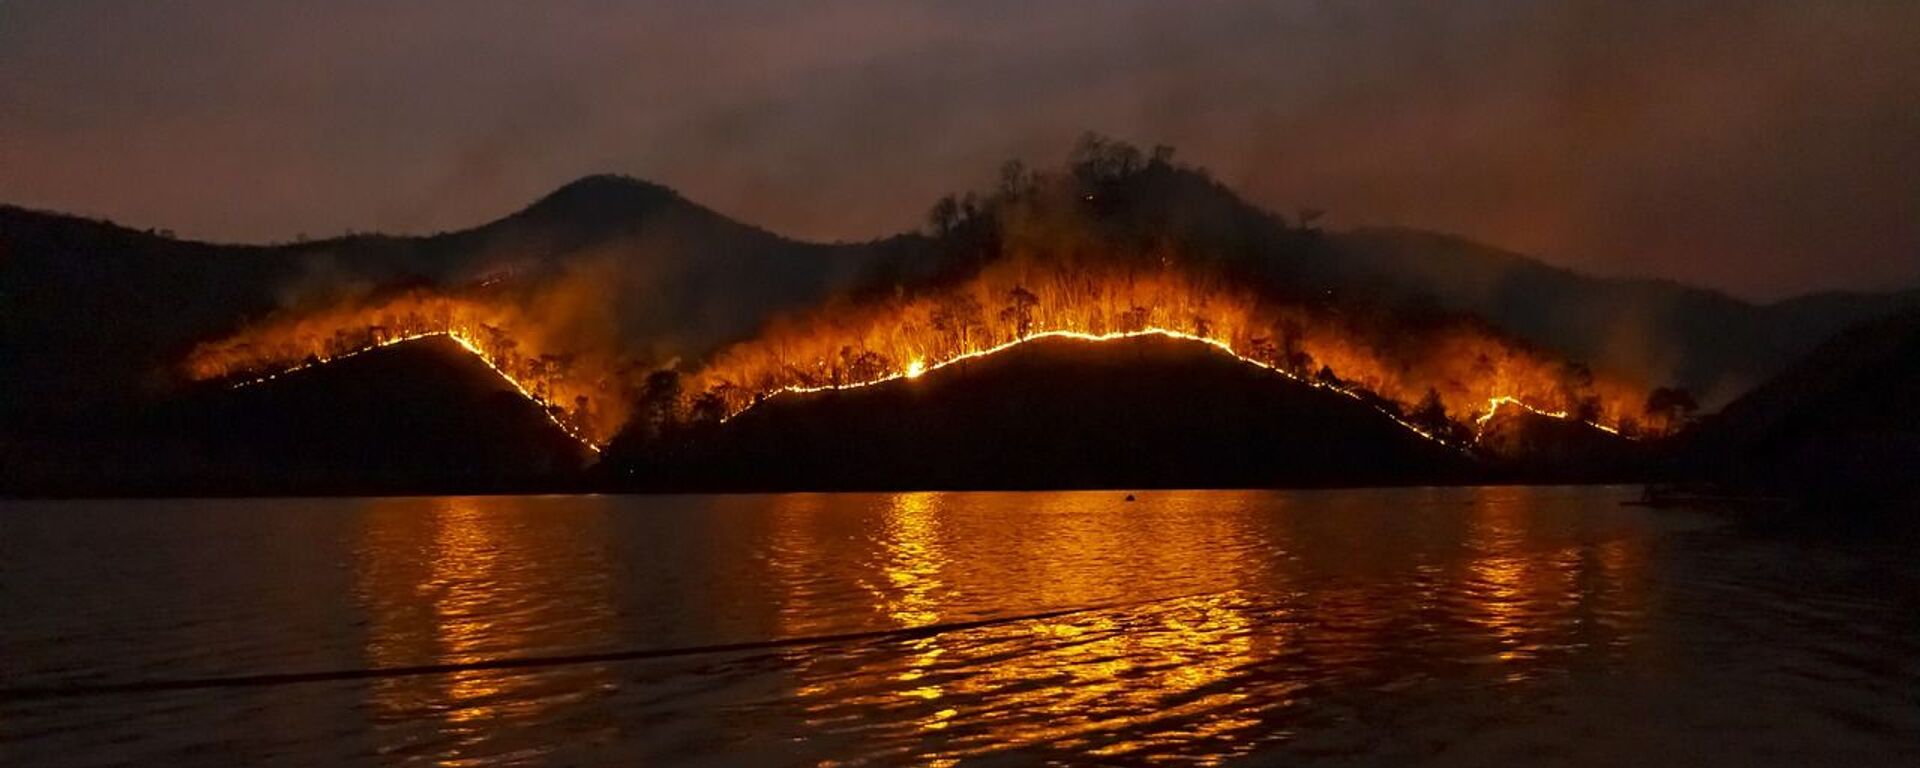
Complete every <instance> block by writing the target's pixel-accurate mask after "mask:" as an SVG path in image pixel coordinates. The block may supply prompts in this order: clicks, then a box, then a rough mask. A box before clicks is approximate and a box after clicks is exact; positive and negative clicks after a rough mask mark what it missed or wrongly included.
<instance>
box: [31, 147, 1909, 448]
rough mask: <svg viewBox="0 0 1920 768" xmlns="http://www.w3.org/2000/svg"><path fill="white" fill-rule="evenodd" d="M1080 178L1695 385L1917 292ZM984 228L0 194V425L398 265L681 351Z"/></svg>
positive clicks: (575, 201)
mask: <svg viewBox="0 0 1920 768" xmlns="http://www.w3.org/2000/svg"><path fill="white" fill-rule="evenodd" d="M1072 172H1078V171H1077V170H1076V171H1072ZM1092 189H1094V193H1093V194H1091V195H1089V196H1087V198H1086V200H1085V206H1084V207H1085V209H1086V210H1087V211H1090V212H1091V213H1092V218H1093V219H1094V220H1095V222H1096V224H1095V226H1096V227H1097V228H1098V229H1100V230H1101V231H1102V232H1103V233H1104V234H1105V235H1107V236H1108V241H1110V242H1119V243H1127V244H1136V245H1140V246H1142V247H1141V249H1140V254H1136V256H1153V254H1154V253H1155V252H1156V251H1155V250H1154V247H1156V246H1159V245H1163V244H1177V245H1178V246H1179V247H1180V248H1181V249H1184V250H1186V251H1189V252H1195V253H1202V254H1206V256H1205V257H1206V258H1211V259H1217V260H1219V261H1220V262H1221V263H1224V264H1227V265H1230V269H1228V270H1225V274H1229V275H1232V274H1254V275H1258V276H1259V277H1260V278H1261V279H1263V280H1266V281H1267V282H1268V283H1270V284H1279V285H1286V286H1291V289H1292V290H1294V291H1297V292H1298V293H1299V294H1300V295H1303V296H1309V297H1312V299H1313V300H1314V301H1318V302H1324V303H1329V304H1340V303H1342V302H1344V301H1346V300H1347V299H1349V298H1353V299H1356V300H1358V301H1356V302H1354V303H1356V304H1359V303H1366V302H1371V304H1370V305H1369V306H1372V307H1375V308H1378V307H1404V306H1409V305H1411V306H1420V305H1423V304H1431V305H1434V306H1436V307H1439V308H1443V309H1448V310H1453V311H1457V312H1463V313H1469V314H1477V315H1480V316H1483V317H1485V318H1486V319H1488V320H1489V321H1490V322H1492V323H1493V324H1495V325H1497V326H1499V327H1501V328H1502V329H1504V330H1506V331H1508V332H1510V333H1513V334H1515V335H1518V336H1520V337H1523V338H1526V339H1529V340H1532V341H1534V342H1537V343H1540V344H1543V345H1545V346H1547V347H1550V348H1553V349H1555V350H1557V351H1559V352H1561V353H1564V354H1566V355H1567V356H1568V357H1570V358H1571V359H1573V360H1577V361H1580V362H1583V363H1586V364H1588V365H1590V366H1592V367H1594V368H1596V369H1602V370H1618V371H1623V372H1628V373H1640V374H1642V375H1644V376H1646V377H1647V378H1648V380H1649V381H1650V382H1651V383H1674V382H1677V383H1680V384H1683V385H1686V386H1688V387H1691V388H1693V389H1694V390H1695V391H1696V392H1697V393H1698V394H1699V395H1700V396H1701V399H1702V400H1704V401H1706V403H1707V404H1708V405H1709V407H1711V406H1712V405H1713V404H1714V403H1715V402H1716V401H1717V400H1719V399H1724V398H1726V397H1731V396H1732V395H1733V394H1735V393H1737V392H1739V391H1742V390H1743V389H1744V388H1745V387H1746V386H1747V384H1748V383H1749V382H1752V381H1759V380H1762V379H1764V378H1765V377H1767V376H1769V375H1771V374H1772V373H1774V372H1775V371H1777V370H1778V369H1779V368H1780V367H1781V366H1782V365H1784V364H1785V362H1786V361H1788V360H1790V359H1792V358H1794V357H1796V356H1798V355H1799V354H1801V353H1803V352H1804V351H1805V350H1807V349H1809V348H1810V347H1811V346H1812V345H1813V344H1814V343H1815V341H1816V340H1817V339H1819V338H1823V337H1824V336H1825V335H1827V334H1828V333H1830V332H1832V331H1833V330H1835V329H1838V328H1840V327H1842V326H1844V325H1846V324H1849V323H1852V322H1856V321H1859V320H1862V319H1865V318H1871V317H1875V316H1880V315H1884V314H1885V313H1888V312H1891V311H1894V310H1895V309H1897V308H1898V307H1900V306H1903V305H1906V304H1910V303H1912V302H1913V301H1914V300H1915V299H1916V297H1920V294H1917V293H1915V292H1908V293H1901V294H1884V295H1870V294H1860V295H1854V294H1822V295H1818V296H1810V297H1805V298H1802V299H1797V300H1793V301H1787V302H1781V303H1777V304H1772V305H1754V304H1749V303H1746V302H1741V301H1738V300H1735V299H1732V298H1729V297H1726V296H1723V295H1720V294H1717V293H1713V292H1711V291H1703V290H1698V289H1692V288H1686V287H1683V286H1678V285H1673V284H1669V283H1660V282H1653V281H1631V280H1606V279H1599V278H1592V277H1587V276H1583V275H1578V274H1576V273H1572V272H1568V271H1566V270H1561V269H1557V268H1553V267H1550V266H1547V265H1545V264H1542V263H1540V262H1537V261H1534V260H1532V259H1528V258H1526V257H1522V256H1518V255H1515V254H1511V253H1506V252H1502V251H1499V250H1497V249H1493V248H1488V247H1485V246H1480V245H1476V244H1473V243H1470V242H1467V241H1464V240H1459V239H1457V238H1447V237H1443V236H1438V235H1432V234H1426V233H1417V232H1408V231H1402V230H1363V231H1360V232H1355V233H1350V234H1327V233H1323V232H1320V231H1319V230H1316V229H1313V228H1312V227H1310V226H1303V225H1302V224H1301V223H1299V222H1293V223H1290V222H1288V221H1287V220H1286V219H1285V218H1284V217H1281V216H1278V215H1275V214H1272V213H1270V212H1267V211H1264V210H1261V209H1259V208H1257V207H1255V206H1252V205H1249V204H1247V203H1245V202H1244V201H1242V200H1241V199H1240V198H1239V197H1238V196H1237V195H1236V194H1235V193H1234V192H1233V191H1232V190H1230V189H1228V188H1227V187H1225V186H1224V185H1221V184H1219V183H1217V182H1215V181H1213V180H1212V179H1211V178H1209V177H1208V176H1207V175H1205V174H1204V173H1203V172H1199V171H1196V170H1193V169H1187V168H1181V167H1178V166H1174V165H1169V164H1166V163H1155V164H1149V165H1148V166H1146V170H1145V171H1143V172H1135V173H1131V174H1122V175H1117V176H1113V177H1112V178H1111V180H1108V181H1098V180H1096V181H1095V182H1093V186H1092ZM1077 200H1078V198H1076V201H1077ZM981 235H982V228H981V227H980V226H978V225H974V226H962V227H959V228H956V229H955V230H953V231H949V232H945V233H943V236H942V237H939V238H928V237H923V236H919V235H902V236H899V237H895V238H891V239H888V240H883V241H876V242H872V243H864V244H832V245H829V244H815V243H803V242H797V241H793V240H788V239H786V238H782V237H780V236H778V235H775V234H772V233H769V232H767V231H765V230H762V229H758V228H756V227H752V226H749V225H745V224H741V223H738V222H734V221H732V220H730V219H728V218H727V217H725V216H723V215H720V214H718V213H715V212H714V211H711V210H708V209H706V208H704V207H701V206H699V205H697V204H695V203H692V202H690V201H687V200H686V199H685V198H682V197H681V196H679V195H678V194H676V193H674V192H673V191H672V190H670V189H667V188H665V187H661V186H658V185H654V184H650V183H646V182H642V181H638V180H634V179H630V178H625V177H618V176H592V177H587V178H584V179H581V180H579V181H576V182H574V183H571V184H568V185H566V186H564V187H561V188H559V189H557V190H555V191H554V192H553V193H551V194H549V195H547V196H545V197H543V198H541V199H540V200H538V201H536V202H534V203H533V204H531V205H529V206H528V207H526V208H525V209H522V210H520V211H518V212H515V213H513V214H511V215H508V216H505V217H503V218H501V219H499V220H497V221H494V222H492V223H488V224H485V225H482V226H478V227H475V228H472V229H468V230H462V231H458V232H447V233H440V234H434V235H426V236H405V237H400V236H385V235H349V236H345V237H338V238H330V239H324V240H315V241H310V242H295V243H286V244H279V245H223V244H212V243H201V242H192V241H184V240H179V239H175V238H173V237H171V236H169V235H168V234H167V233H165V232H164V231H162V232H154V231H138V230H134V229H129V228H126V227H121V226H118V225H114V224H112V223H108V222H100V221H92V220H86V219H80V218H75V217H69V216H62V215H58V214H51V213H43V212H36V211H29V210H24V209H20V208H12V207H5V206H0V440H4V441H5V442H6V444H7V445H9V446H11V448H10V451H11V455H13V456H14V457H15V458H13V459H10V460H12V461H20V460H21V459H19V458H18V457H19V456H22V455H27V454H32V453H34V452H35V451H36V450H38V451H39V452H42V453H46V454H49V455H58V456H74V455H81V454H78V453H76V452H75V449H76V448H77V447H79V446H97V445H99V444H100V439H101V438H96V436H95V435H96V434H97V435H107V436H112V435H118V434H124V433H128V431H129V430H136V426H135V425H138V424H141V423H143V421H142V420H143V419H144V418H145V417H146V415H147V414H148V413H149V412H150V411H152V410H153V409H154V408H155V407H158V405H159V404H162V403H169V402H173V401H174V400H175V399H177V398H178V397H179V396H181V393H182V391H183V390H182V387H183V386H185V385H184V384H183V383H182V381H181V377H180V376H179V375H178V370H177V369H176V367H175V366H177V365H178V364H179V363H180V362H181V360H182V359H183V358H184V357H185V355H186V353H187V352H188V350H189V349H191V348H192V346H193V344H194V343H195V342H198V341H202V340H207V339H210V338H217V337H220V336H223V335H226V334H228V333H230V332H232V331H233V330H235V329H236V328H239V327H241V326H244V325H246V324H248V323H250V322H253V321H257V320H259V319H260V318H263V317H266V316H269V315H271V314H273V313H276V312H281V311H286V310H298V309H303V308H312V307H318V306H327V305H330V304H335V303H338V302H340V301H342V300H343V299H347V298H352V297H356V296H364V295H368V294H372V293H378V292H381V291H391V290H395V289H398V288H404V287H409V286H411V287H438V288H446V289H449V290H452V289H458V288H460V287H462V286H471V285H475V284H479V283H486V284H493V283H494V282H496V281H507V282H508V283H510V284H511V283H514V282H515V281H520V282H525V283H527V284H536V285H542V286H549V285H560V286H568V287H573V288H583V289H586V290H592V291H597V292H599V294H600V295H601V296H602V297H603V298H608V299H609V300H608V301H605V302H602V303H601V304H599V305H596V306H598V307H602V308H606V309H607V311H609V312H610V313H612V314H613V315H614V317H613V319H612V322H613V323H614V324H615V325H616V326H617V328H616V329H615V330H616V332H617V333H618V334H619V335H620V336H621V337H622V339H623V340H625V341H626V342H629V343H630V344H631V345H632V346H634V347H636V348H644V349H646V350H647V351H648V353H649V354H648V358H647V359H648V361H649V362H652V363H664V362H666V361H669V360H672V359H675V358H676V357H677V358H679V359H681V360H693V359H698V358H699V357H700V356H702V355H704V354H707V353H709V352H711V351H712V350H714V349H715V348H717V347H718V346H720V345H722V344H724V343H726V342H729V341H732V340H735V339H739V338H742V337H745V336H748V335H750V334H752V333H753V332H755V331H756V330H757V329H759V328H761V327H762V326H763V325H764V324H765V323H767V322H768V321H769V319H770V318H773V317H775V316H778V315H779V314H781V313H783V312H786V311H789V310H793V309H796V308H800V307H804V306H811V305H815V304H818V303H820V302H822V301H823V300H824V299H826V298H827V297H830V296H837V295H842V294H844V293H846V292H847V291H848V290H849V289H850V288H856V289H861V290H888V291H892V290H900V289H901V286H902V285H905V284H907V283H908V282H910V281H908V280H904V279H901V276H909V277H924V276H927V275H931V274H936V273H938V272H939V271H940V270H942V269H953V268H955V265H956V263H958V264H959V265H960V267H962V268H964V266H965V263H966V260H967V259H969V258H974V259H982V258H991V257H992V256H993V255H994V253H996V252H997V249H1000V248H1002V247H1003V246H1004V245H1005V244H1004V243H997V242H992V241H983V240H981V239H980V237H981ZM956 255H958V261H957V262H956ZM1343 306H1344V305H1343ZM596 319H597V318H596ZM136 431H137V430H136ZM147 439H160V438H159V437H157V436H151V435H149V436H148V438H147ZM1061 450H1064V448H1062V449H1061ZM129 451H130V452H132V453H140V452H143V451H144V452H148V453H150V452H151V451H146V450H145V449H129ZM5 470H6V468H5V467H0V471H5ZM1081 477H1084V478H1088V481H1089V482H1091V481H1092V480H1093V479H1098V478H1097V477H1096V476H1094V475H1090V474H1086V473H1084V472H1083V473H1082V475H1081Z"/></svg>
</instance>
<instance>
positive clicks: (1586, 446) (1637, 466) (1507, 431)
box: [1474, 408, 1654, 483]
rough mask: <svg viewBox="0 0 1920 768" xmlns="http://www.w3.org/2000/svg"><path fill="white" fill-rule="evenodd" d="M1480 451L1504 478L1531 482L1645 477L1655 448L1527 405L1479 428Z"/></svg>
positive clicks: (1503, 412)
mask: <svg viewBox="0 0 1920 768" xmlns="http://www.w3.org/2000/svg"><path fill="white" fill-rule="evenodd" d="M1478 438H1479V439H1478V440H1476V441H1475V442H1474V452H1475V454H1477V455H1479V456H1480V457H1482V458H1483V459H1486V460H1487V461H1489V462H1490V463H1491V464H1492V465H1493V468H1494V469H1496V470H1497V474H1498V476H1500V478H1501V479H1504V480H1513V481H1519V482H1527V483H1596V482H1632V481H1636V480H1642V479H1645V478H1646V476H1647V472H1648V470H1649V468H1650V465H1651V463H1652V459H1653V458H1654V454H1653V451H1654V446H1652V445H1648V444H1643V443H1638V442H1635V441H1632V440H1628V439H1626V438H1624V437H1621V436H1619V435H1615V434H1610V433H1608V432H1605V431H1603V430H1600V429H1595V428H1594V427H1593V426H1592V425H1590V424H1587V423H1584V422H1580V421H1574V420H1569V419H1556V418H1552V417H1549V416H1542V415H1540V414H1537V413H1534V412H1532V411H1528V410H1525V409H1522V408H1503V409H1501V410H1500V411H1498V412H1496V413H1495V414H1494V416H1493V418H1492V419H1489V420H1488V422H1487V424H1485V425H1484V426H1480V427H1479V431H1478Z"/></svg>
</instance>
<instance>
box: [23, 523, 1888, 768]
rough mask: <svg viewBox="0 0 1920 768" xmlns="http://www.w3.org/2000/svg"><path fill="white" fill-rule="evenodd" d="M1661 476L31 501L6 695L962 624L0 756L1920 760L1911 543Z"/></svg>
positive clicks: (366, 700)
mask: <svg viewBox="0 0 1920 768" xmlns="http://www.w3.org/2000/svg"><path fill="white" fill-rule="evenodd" d="M1630 496H1631V493H1630V492H1629V491H1626V490H1622V489H1527V488H1489V489H1453V490H1422V489H1416V490H1391V491H1328V492H1300V493H1268V492H1244V493H1242V492H1158V493H1144V494H1141V495H1140V499H1139V501H1138V502H1137V503H1131V504H1129V503H1125V502H1123V500H1122V495H1121V494H1118V493H1005V494H991V493H989V494H940V493H934V494H902V495H885V494H876V495H793V496H714V497H678V498H617V497H540V498H535V497H526V498H420V499H346V500H339V499H328V500H275V501H259V500H234V501H166V502H65V503H16V502H8V503H5V504H4V505H0V679H3V680H4V682H3V683H0V687H4V688H6V689H8V690H10V691H15V692H18V691H20V690H21V689H25V688H47V687H55V688H58V687H62V686H68V687H70V686H76V685H111V684H118V683H125V682H136V681H154V680H185V679H204V678H219V677H223V676H247V675H262V674H279V673H292V672H307V671H326V670H364V669H378V668H395V667H405V666H410V665H412V666H417V665H429V664H456V665H460V664H469V663H472V662H481V661H485V660H491V659H501V658H515V657H548V656H566V655H570V654H581V653H596V652H624V651H636V650H647V649H680V648H696V647H702V646H713V645H719V644H735V643H745V642H758V641H766V640H780V639H794V638H809V637H819V636H828V635H837V634H846V633H858V632H869V631H882V630H902V629H910V628H915V627H929V626H938V625H946V624H955V623H961V624H963V626H961V627H957V628H951V629H948V630H945V631H927V632H910V633H907V634H905V635H895V636H888V635H882V636H866V637H860V638H855V639H844V638H843V639H838V640H829V641H825V642H821V643H818V644H811V645H807V644H802V645H786V646H774V647H758V648H746V649H734V650H728V651H720V652H706V653H693V654H690V655H679V656H671V657H667V658H654V659H641V660H619V661H605V660H601V661H588V662H568V661H566V660H564V659H561V660H556V661H554V662H553V663H542V664H539V665H536V666H531V667H526V668H519V669H470V668H467V669H460V668H456V669H453V670H450V671H440V672H433V673H426V674H402V675H393V676H379V677H371V678H365V679H349V680H332V681H319V682H306V683H282V684H269V685H254V686H229V687H218V688H209V689H201V690H173V691H144V692H127V693H114V694H106V695H92V696H83V697H57V698H21V697H19V696H17V695H14V696H12V697H10V698H0V764H4V765H8V766H30V765H42V764H45V765H55V764H101V765H107V764H132V765H188V764H204V765H232V764H239V763H286V764H304V765H340V764H401V763H415V762H419V763H441V764H448V765H480V764H494V763H502V764H535V765H583V764H647V763H656V764H657V763H671V764H710V765H736V764H742V763H778V764H822V763H835V764H847V763H855V764H857V763H870V764H896V763H914V764H940V763H950V762H955V761H958V762H963V763H964V762H973V761H982V762H992V763H1014V764H1022V763H1036V762H1057V763H1074V764H1082V763H1132V762H1143V761H1147V760H1149V759H1153V760H1166V761H1173V762H1182V761H1190V762H1196V763H1212V762H1231V761H1245V762H1274V761H1276V760H1289V761H1298V759H1299V758H1313V759H1316V760H1318V761H1320V762H1330V763H1338V764H1362V765H1404V764H1408V763H1412V762H1423V763H1441V764H1456V765H1488V764H1494V763H1496V762H1503V763H1508V764H1522V765H1536V764H1578V765H1603V764H1609V765H1610V764H1626V765H1644V764H1672V765H1698V764H1725V765H1763V764H1777V765H1795V766H1798V765H1816V764H1819V765H1846V766H1863V765H1907V766H1911V765H1920V618H1917V617H1916V609H1917V608H1920V567H1916V566H1915V564H1914V563H1913V562H1912V561H1911V559H1910V558H1907V557H1905V556H1903V555H1902V554H1901V553H1899V552H1897V551H1893V550H1892V548H1885V547H1876V546H1874V545H1873V544H1871V543H1860V542H1851V543H1833V542H1824V543H1792V542H1789V541H1786V540H1782V539H1778V538H1771V537H1764V536H1759V535H1755V534H1751V533H1747V532H1744V531H1743V530H1741V529H1739V528H1737V527H1734V526H1729V525H1723V524H1720V523H1718V522H1716V521H1715V520H1714V519H1712V518H1708V517H1705V516H1701V515H1696V514H1689V513H1677V512H1654V511H1647V510H1640V509H1634V508H1624V507H1621V506H1620V505H1619V503H1618V502H1619V501H1620V500H1621V499H1623V498H1628V497H1630ZM1062 609H1068V610H1071V611H1073V612H1068V613H1056V612H1057V611H1060V610H1062ZM1036 615H1039V616H1037V617H1036ZM1023 617H1024V618H1023ZM981 619H993V620H1002V619H1004V621H997V622H994V623H987V624H973V625H964V624H965V623H967V622H975V621H977V620H981Z"/></svg>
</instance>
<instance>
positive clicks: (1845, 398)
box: [1685, 310, 1920, 511]
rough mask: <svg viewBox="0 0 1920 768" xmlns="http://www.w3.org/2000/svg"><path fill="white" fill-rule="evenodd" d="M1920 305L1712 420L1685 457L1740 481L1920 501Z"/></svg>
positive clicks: (1816, 356) (1826, 496) (1792, 490)
mask: <svg viewBox="0 0 1920 768" xmlns="http://www.w3.org/2000/svg"><path fill="white" fill-rule="evenodd" d="M1916 393H1920V310H1916V311H1908V312H1903V313H1900V314H1898V315H1894V316H1892V317H1888V318H1883V319H1880V320H1877V321H1873V322H1869V323H1865V324H1862V325H1859V326H1856V327H1854V328H1851V329H1849V330H1847V331H1846V332H1844V333H1841V334H1839V335H1837V336H1836V337H1834V338H1833V339H1832V340H1831V341H1829V342H1828V343H1826V344H1823V345H1821V346H1820V348H1819V349H1818V350H1816V351H1814V352H1813V353H1812V354H1811V355H1808V356H1807V357H1806V358H1805V359H1803V360H1801V361H1800V362H1799V363H1797V364H1795V365H1794V366H1793V367H1792V368H1791V369H1789V370H1788V371H1787V372H1786V373H1784V374H1781V375H1780V376H1779V377H1777V378H1775V379H1774V380H1772V381H1769V382H1767V383H1766V384H1765V385H1763V386H1761V387H1759V388H1757V389H1755V390H1754V391H1753V392H1751V393H1750V394H1748V395H1747V396H1745V397H1743V398H1741V399H1740V400H1738V401H1736V402H1734V403H1733V404H1731V405H1729V406H1727V408H1726V409H1725V410H1723V411H1722V412H1721V413H1719V414H1716V415H1714V416H1712V417H1709V418H1708V419H1706V420H1705V421H1704V422H1703V423H1701V424H1700V425H1699V426H1698V428H1696V429H1695V430H1694V432H1693V434H1691V435H1690V436H1689V440H1688V444H1687V446H1686V451H1685V460H1686V461H1687V462H1689V464H1690V467H1689V469H1690V470H1691V471H1693V472H1694V473H1697V474H1703V475H1706V476H1710V477H1714V478H1717V479H1719V480H1721V481H1723V482H1726V483H1728V484H1731V485H1733V486H1736V487H1739V488H1745V489H1749V490H1755V491H1759V492H1764V493H1772V494H1782V495H1788V496H1794V497H1798V498H1802V499H1807V500H1810V501H1813V502H1815V503H1816V504H1820V505H1823V506H1831V507H1835V508H1838V509H1839V510H1841V511H1844V510H1845V509H1846V508H1847V507H1849V506H1861V505H1865V506H1873V507H1881V506H1887V505H1896V506H1898V505H1902V504H1904V505H1906V506H1908V507H1910V508H1912V507H1915V506H1916V505H1920V472H1916V468H1920V398H1916Z"/></svg>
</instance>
